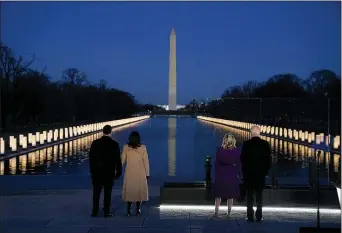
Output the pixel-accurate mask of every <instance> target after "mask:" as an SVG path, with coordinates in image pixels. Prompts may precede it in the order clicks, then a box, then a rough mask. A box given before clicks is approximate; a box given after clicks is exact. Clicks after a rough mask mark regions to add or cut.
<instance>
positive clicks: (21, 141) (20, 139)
mask: <svg viewBox="0 0 342 233" xmlns="http://www.w3.org/2000/svg"><path fill="white" fill-rule="evenodd" d="M23 136H24V135H22V134H19V146H23Z"/></svg>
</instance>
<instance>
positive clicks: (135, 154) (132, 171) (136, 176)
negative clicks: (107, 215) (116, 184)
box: [121, 145, 150, 202]
mask: <svg viewBox="0 0 342 233" xmlns="http://www.w3.org/2000/svg"><path fill="white" fill-rule="evenodd" d="M121 161H122V165H124V164H125V163H126V169H125V174H124V182H123V187H122V200H124V201H126V202H138V201H147V200H148V186H147V179H146V176H150V166H149V161H148V154H147V150H146V146H145V145H141V146H140V147H138V148H136V149H133V148H131V147H129V146H128V145H124V147H123V150H122V155H121Z"/></svg>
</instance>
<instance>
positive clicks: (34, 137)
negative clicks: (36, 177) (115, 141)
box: [0, 116, 150, 155]
mask: <svg viewBox="0 0 342 233" xmlns="http://www.w3.org/2000/svg"><path fill="white" fill-rule="evenodd" d="M149 117H150V116H138V117H132V118H126V119H121V120H114V121H107V122H101V123H94V124H87V125H81V126H74V127H68V128H60V129H55V130H49V131H43V132H36V133H33V134H32V133H28V134H27V136H26V135H24V134H20V135H19V136H17V137H16V136H9V149H10V151H11V152H17V151H18V150H19V149H22V150H25V149H27V148H28V147H30V146H31V147H36V146H38V145H44V144H46V143H51V142H57V141H60V140H63V139H68V138H72V137H75V136H81V135H84V134H87V133H92V132H96V131H99V130H101V129H102V128H103V127H104V126H105V125H110V126H112V127H116V126H120V125H124V124H128V123H133V122H137V121H140V120H144V119H147V118H149ZM5 149H6V142H5V139H4V138H0V155H3V154H5Z"/></svg>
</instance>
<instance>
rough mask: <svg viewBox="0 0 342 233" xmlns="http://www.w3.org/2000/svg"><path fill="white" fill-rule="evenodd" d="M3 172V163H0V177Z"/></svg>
mask: <svg viewBox="0 0 342 233" xmlns="http://www.w3.org/2000/svg"><path fill="white" fill-rule="evenodd" d="M4 172H5V165H4V161H0V175H3V174H4Z"/></svg>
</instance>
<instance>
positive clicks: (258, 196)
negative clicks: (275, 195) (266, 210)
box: [247, 186, 264, 220]
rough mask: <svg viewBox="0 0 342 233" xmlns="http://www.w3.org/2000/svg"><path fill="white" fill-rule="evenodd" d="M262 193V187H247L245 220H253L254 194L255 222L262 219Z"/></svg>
mask: <svg viewBox="0 0 342 233" xmlns="http://www.w3.org/2000/svg"><path fill="white" fill-rule="evenodd" d="M263 191H264V188H263V186H259V187H253V186H251V187H247V218H248V219H249V220H252V219H254V209H253V202H254V194H255V201H256V206H257V210H256V212H255V217H256V219H257V220H261V219H262V193H263Z"/></svg>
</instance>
